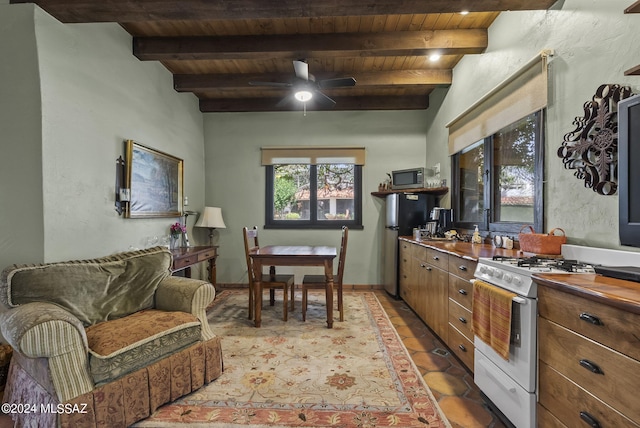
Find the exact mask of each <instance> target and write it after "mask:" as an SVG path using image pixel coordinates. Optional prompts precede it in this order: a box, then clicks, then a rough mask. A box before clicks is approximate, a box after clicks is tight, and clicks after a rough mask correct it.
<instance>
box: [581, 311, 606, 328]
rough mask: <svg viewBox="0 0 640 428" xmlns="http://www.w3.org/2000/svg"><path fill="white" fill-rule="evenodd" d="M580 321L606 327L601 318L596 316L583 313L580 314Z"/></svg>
mask: <svg viewBox="0 0 640 428" xmlns="http://www.w3.org/2000/svg"><path fill="white" fill-rule="evenodd" d="M580 319H581V320H582V321H586V322H589V323H591V324H593V325H604V323H603V322H602V321H600V318H598V317H597V316H595V315H591V314H588V313H586V312H583V313H581V314H580Z"/></svg>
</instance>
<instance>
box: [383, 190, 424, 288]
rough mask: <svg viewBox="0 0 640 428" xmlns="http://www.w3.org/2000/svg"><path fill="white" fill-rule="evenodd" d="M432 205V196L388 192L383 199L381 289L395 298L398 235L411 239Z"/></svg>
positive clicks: (422, 223)
mask: <svg viewBox="0 0 640 428" xmlns="http://www.w3.org/2000/svg"><path fill="white" fill-rule="evenodd" d="M433 206H435V196H433V195H429V194H425V193H391V194H389V195H387V197H386V218H385V228H384V237H383V254H382V256H383V270H384V271H383V280H384V289H385V290H387V292H388V293H389V294H391V295H392V296H393V297H395V298H398V297H399V293H398V236H412V235H413V228H417V227H422V225H424V224H426V222H427V215H428V213H429V212H430V210H431V209H432V208H433Z"/></svg>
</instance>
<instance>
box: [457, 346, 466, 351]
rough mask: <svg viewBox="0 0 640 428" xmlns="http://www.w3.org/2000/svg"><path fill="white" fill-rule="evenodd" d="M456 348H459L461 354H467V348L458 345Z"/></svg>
mask: <svg viewBox="0 0 640 428" xmlns="http://www.w3.org/2000/svg"><path fill="white" fill-rule="evenodd" d="M458 348H460V349H461V350H462V352H467V348H466V347H465V346H464V345H458Z"/></svg>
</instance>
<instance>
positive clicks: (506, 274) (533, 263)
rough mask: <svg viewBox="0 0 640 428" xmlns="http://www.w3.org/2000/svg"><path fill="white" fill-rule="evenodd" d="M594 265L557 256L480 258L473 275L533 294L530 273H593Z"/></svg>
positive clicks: (516, 291)
mask: <svg viewBox="0 0 640 428" xmlns="http://www.w3.org/2000/svg"><path fill="white" fill-rule="evenodd" d="M594 272H595V269H594V266H593V265H592V264H590V263H586V262H581V261H578V260H568V259H564V258H562V257H561V256H559V257H557V258H556V257H554V258H549V257H524V256H523V257H505V256H495V257H493V258H480V259H479V260H478V266H477V268H476V272H475V277H476V278H478V279H481V280H483V281H486V282H489V283H491V284H493V285H495V286H497V287H501V288H504V289H506V290H509V291H512V292H514V293H516V294H518V295H520V296H525V297H533V298H535V297H537V288H536V285H535V283H534V282H533V280H532V279H531V275H533V274H534V273H594Z"/></svg>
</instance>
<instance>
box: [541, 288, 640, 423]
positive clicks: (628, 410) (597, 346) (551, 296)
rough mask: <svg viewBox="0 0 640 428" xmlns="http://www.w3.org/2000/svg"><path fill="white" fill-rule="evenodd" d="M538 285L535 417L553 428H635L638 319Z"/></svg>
mask: <svg viewBox="0 0 640 428" xmlns="http://www.w3.org/2000/svg"><path fill="white" fill-rule="evenodd" d="M593 277H594V278H595V277H596V276H595V275H593ZM539 285H540V286H539V288H538V300H539V303H538V312H539V320H538V340H539V346H538V350H539V386H540V391H539V407H540V412H539V413H540V414H542V415H543V416H544V417H545V418H548V419H553V420H554V421H556V420H557V421H558V423H559V424H560V425H557V426H567V427H573V426H589V424H592V425H593V426H599V427H602V428H605V427H621V426H625V427H627V426H628V427H640V406H638V397H637V386H638V385H639V384H640V347H639V346H638V337H639V327H638V326H639V325H640V314H638V313H632V312H629V311H625V310H622V309H620V308H617V307H613V306H612V305H608V304H607V303H605V302H600V301H594V300H592V299H588V298H585V297H581V296H577V295H575V293H568V292H565V291H563V290H561V289H558V288H554V287H549V286H545V285H544V284H539ZM587 422H588V423H587ZM595 424H597V425H595ZM554 426H556V425H554Z"/></svg>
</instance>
